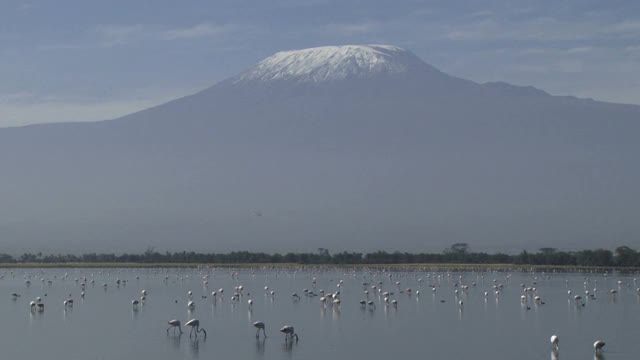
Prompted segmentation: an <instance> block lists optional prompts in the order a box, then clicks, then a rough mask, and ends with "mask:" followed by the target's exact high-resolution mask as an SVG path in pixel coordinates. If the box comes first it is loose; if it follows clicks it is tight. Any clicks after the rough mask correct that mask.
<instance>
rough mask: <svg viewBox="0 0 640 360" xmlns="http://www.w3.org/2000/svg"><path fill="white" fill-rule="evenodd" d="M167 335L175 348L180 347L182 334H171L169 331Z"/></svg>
mask: <svg viewBox="0 0 640 360" xmlns="http://www.w3.org/2000/svg"><path fill="white" fill-rule="evenodd" d="M167 337H168V338H169V343H170V344H171V346H173V348H174V349H176V350H179V349H180V339H181V338H182V334H180V333H178V334H177V335H169V333H167Z"/></svg>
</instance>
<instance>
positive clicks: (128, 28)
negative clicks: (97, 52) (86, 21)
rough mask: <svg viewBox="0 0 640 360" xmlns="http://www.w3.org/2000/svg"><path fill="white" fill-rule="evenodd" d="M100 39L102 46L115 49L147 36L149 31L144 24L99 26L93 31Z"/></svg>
mask: <svg viewBox="0 0 640 360" xmlns="http://www.w3.org/2000/svg"><path fill="white" fill-rule="evenodd" d="M93 31H94V32H95V33H96V34H97V35H98V36H99V37H100V45H102V46H105V47H113V46H117V45H125V44H129V43H131V42H133V41H136V40H140V39H141V38H143V37H145V36H146V35H147V32H148V29H147V28H146V27H145V26H144V25H142V24H134V25H114V24H111V25H99V26H97V27H96V28H95V29H94V30H93Z"/></svg>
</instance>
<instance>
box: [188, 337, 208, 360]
mask: <svg viewBox="0 0 640 360" xmlns="http://www.w3.org/2000/svg"><path fill="white" fill-rule="evenodd" d="M200 341H207V340H206V337H205V338H192V339H190V341H189V345H191V346H189V350H190V351H189V352H190V353H191V355H192V356H193V357H194V358H197V357H198V356H199V355H200Z"/></svg>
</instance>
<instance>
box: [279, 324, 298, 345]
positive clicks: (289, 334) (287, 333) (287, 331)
mask: <svg viewBox="0 0 640 360" xmlns="http://www.w3.org/2000/svg"><path fill="white" fill-rule="evenodd" d="M280 332H281V333H283V334H284V341H285V342H287V341H289V338H291V339H293V338H294V337H295V338H296V342H298V334H296V332H295V331H294V329H293V326H291V325H285V326H283V327H282V329H280Z"/></svg>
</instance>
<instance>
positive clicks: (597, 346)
mask: <svg viewBox="0 0 640 360" xmlns="http://www.w3.org/2000/svg"><path fill="white" fill-rule="evenodd" d="M604 345H605V343H604V341H602V340H597V341H596V342H594V343H593V350H594V351H595V352H596V354H599V353H601V352H602V348H603V347H604Z"/></svg>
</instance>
